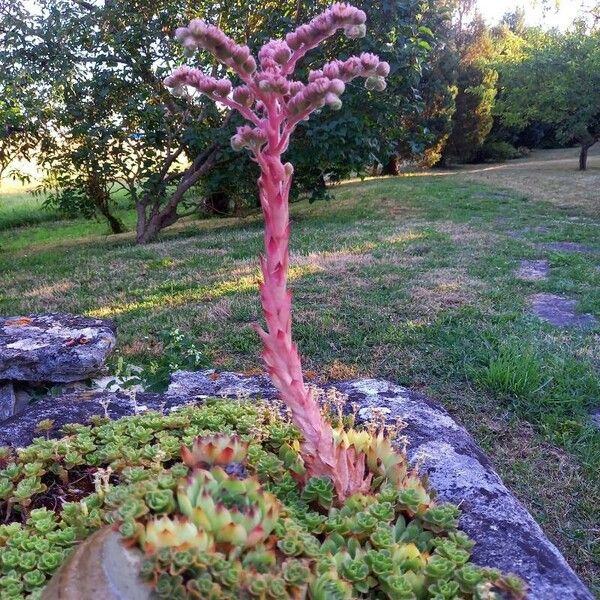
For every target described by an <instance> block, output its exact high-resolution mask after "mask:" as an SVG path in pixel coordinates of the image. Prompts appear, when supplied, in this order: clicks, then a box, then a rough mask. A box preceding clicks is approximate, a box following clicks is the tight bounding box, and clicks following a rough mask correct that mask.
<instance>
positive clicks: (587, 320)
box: [529, 294, 597, 327]
mask: <svg viewBox="0 0 600 600" xmlns="http://www.w3.org/2000/svg"><path fill="white" fill-rule="evenodd" d="M529 300H530V303H531V307H532V310H533V312H534V314H535V315H536V316H537V317H538V318H540V319H541V320H542V321H546V322H547V323H550V324H551V325H555V326H556V327H594V326H595V325H596V324H597V320H596V318H595V317H594V315H591V314H589V313H578V312H577V302H576V301H575V300H570V299H569V298H565V297H564V296H558V295H556V294H534V295H533V296H531V298H530V299H529Z"/></svg>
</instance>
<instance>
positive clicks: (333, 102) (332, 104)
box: [325, 93, 342, 110]
mask: <svg viewBox="0 0 600 600" xmlns="http://www.w3.org/2000/svg"><path fill="white" fill-rule="evenodd" d="M325 104H327V106H329V108H331V110H340V108H342V101H341V100H340V99H339V97H338V96H336V95H335V94H331V93H329V94H327V95H326V96H325Z"/></svg>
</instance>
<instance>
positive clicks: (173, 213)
mask: <svg viewBox="0 0 600 600" xmlns="http://www.w3.org/2000/svg"><path fill="white" fill-rule="evenodd" d="M178 219H179V215H178V214H177V205H175V207H174V209H173V210H163V211H160V212H158V213H155V214H153V215H152V216H151V217H150V218H149V219H144V220H143V222H142V223H143V225H142V226H141V227H140V222H139V221H138V227H137V233H136V237H135V241H136V243H138V244H140V245H144V244H149V243H150V242H153V241H154V240H156V238H157V237H158V234H159V233H160V232H161V231H162V230H163V229H164V228H165V227H169V225H173V223H176V222H177V221H178Z"/></svg>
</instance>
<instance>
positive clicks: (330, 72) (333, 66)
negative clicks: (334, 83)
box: [322, 61, 340, 79]
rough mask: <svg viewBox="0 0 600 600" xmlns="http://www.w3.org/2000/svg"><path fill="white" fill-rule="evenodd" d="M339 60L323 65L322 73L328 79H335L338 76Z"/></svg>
mask: <svg viewBox="0 0 600 600" xmlns="http://www.w3.org/2000/svg"><path fill="white" fill-rule="evenodd" d="M338 62H339V61H332V62H330V63H327V64H326V65H324V66H323V71H322V73H323V75H324V76H325V77H328V78H329V79H337V78H339V76H340V67H339V64H338Z"/></svg>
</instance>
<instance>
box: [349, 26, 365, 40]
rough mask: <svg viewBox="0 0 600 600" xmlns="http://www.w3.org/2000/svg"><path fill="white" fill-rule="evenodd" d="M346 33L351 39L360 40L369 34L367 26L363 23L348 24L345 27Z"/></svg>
mask: <svg viewBox="0 0 600 600" xmlns="http://www.w3.org/2000/svg"><path fill="white" fill-rule="evenodd" d="M344 33H345V34H346V37H347V38H349V39H351V40H358V39H360V38H364V37H365V35H367V26H366V25H364V24H362V25H348V26H347V27H345V28H344Z"/></svg>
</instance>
